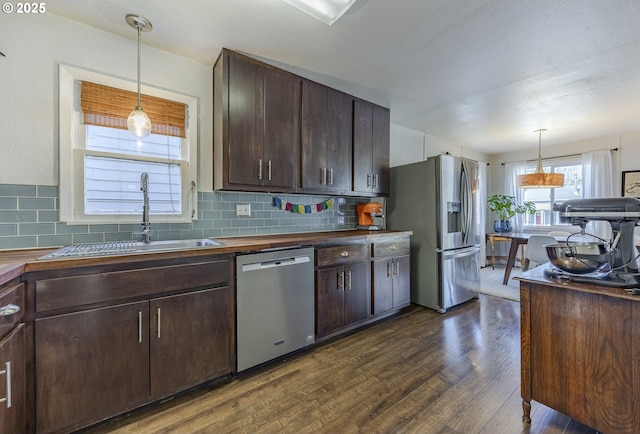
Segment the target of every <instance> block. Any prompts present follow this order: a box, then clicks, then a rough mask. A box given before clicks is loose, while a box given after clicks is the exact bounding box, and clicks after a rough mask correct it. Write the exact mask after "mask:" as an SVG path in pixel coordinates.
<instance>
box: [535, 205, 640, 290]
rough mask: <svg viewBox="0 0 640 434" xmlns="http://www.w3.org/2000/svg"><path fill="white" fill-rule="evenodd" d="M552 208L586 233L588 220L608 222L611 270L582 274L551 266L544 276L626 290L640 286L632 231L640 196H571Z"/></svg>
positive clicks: (639, 214) (638, 215)
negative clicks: (573, 197)
mask: <svg viewBox="0 0 640 434" xmlns="http://www.w3.org/2000/svg"><path fill="white" fill-rule="evenodd" d="M553 210H554V211H559V212H560V221H561V222H563V223H570V224H572V225H576V226H580V228H581V234H582V235H584V234H585V227H586V225H587V223H588V222H589V221H595V220H600V221H607V222H609V224H610V225H611V232H612V235H611V241H610V242H609V247H608V254H607V258H608V261H607V262H608V264H606V265H607V268H606V270H610V271H606V272H602V271H601V272H595V273H591V274H583V275H579V274H574V273H571V272H568V271H567V270H561V269H559V268H557V267H552V268H548V269H547V270H545V272H544V274H545V276H547V277H552V278H557V279H567V280H570V281H573V282H580V283H589V284H594V285H603V286H613V287H618V288H625V289H626V288H640V273H638V265H637V263H636V259H637V258H638V254H637V251H636V247H635V243H634V234H633V232H634V228H635V226H636V225H637V224H638V222H639V221H640V199H636V198H600V199H572V200H567V201H564V202H562V203H559V204H554V205H553ZM567 248H568V249H571V243H570V242H569V241H568V240H567ZM550 259H551V258H550ZM552 265H553V260H552ZM630 292H633V293H636V292H638V291H637V290H631V291H630Z"/></svg>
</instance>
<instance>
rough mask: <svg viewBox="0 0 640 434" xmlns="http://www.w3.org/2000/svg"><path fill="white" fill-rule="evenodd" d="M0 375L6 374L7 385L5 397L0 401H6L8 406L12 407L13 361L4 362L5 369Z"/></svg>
mask: <svg viewBox="0 0 640 434" xmlns="http://www.w3.org/2000/svg"><path fill="white" fill-rule="evenodd" d="M0 375H6V376H7V379H6V380H5V387H6V389H7V391H6V393H7V394H6V395H5V397H4V398H0V402H6V406H7V408H11V362H6V363H5V364H4V370H2V371H0Z"/></svg>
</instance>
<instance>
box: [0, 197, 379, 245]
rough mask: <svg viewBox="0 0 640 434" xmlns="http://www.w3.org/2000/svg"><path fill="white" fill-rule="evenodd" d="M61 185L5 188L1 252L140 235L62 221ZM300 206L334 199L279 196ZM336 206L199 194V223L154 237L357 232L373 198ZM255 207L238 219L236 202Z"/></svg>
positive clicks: (163, 226) (166, 226) (159, 226)
mask: <svg viewBox="0 0 640 434" xmlns="http://www.w3.org/2000/svg"><path fill="white" fill-rule="evenodd" d="M58 191H59V190H58V187H57V186H47V185H10V184H0V250H5V249H15V248H30V247H51V246H61V245H69V244H74V243H85V242H99V241H121V240H130V239H135V238H136V237H139V235H137V234H138V233H139V232H140V231H141V227H140V225H139V224H95V225H85V224H83V225H67V224H66V223H63V222H60V221H59V210H58V201H59V198H58ZM278 197H280V198H281V199H283V200H286V201H288V202H291V203H295V204H302V205H310V204H317V203H321V202H323V201H325V200H327V199H329V197H328V196H308V195H291V194H289V195H278ZM333 200H334V206H333V208H330V209H326V210H324V211H322V212H320V213H312V214H297V213H292V212H290V211H286V210H282V209H279V208H276V207H275V206H273V196H272V195H270V194H266V193H265V194H262V193H238V192H199V193H198V220H195V221H194V222H193V223H154V221H153V215H152V216H151V230H152V234H151V236H152V239H156V240H169V239H191V238H209V237H211V238H214V237H221V236H240V235H242V236H245V235H268V234H280V233H292V232H315V231H330V230H343V229H353V228H355V227H356V225H357V215H356V204H357V203H359V202H362V201H368V199H362V198H333ZM237 203H242V204H245V203H248V204H250V205H251V216H250V217H236V204H237Z"/></svg>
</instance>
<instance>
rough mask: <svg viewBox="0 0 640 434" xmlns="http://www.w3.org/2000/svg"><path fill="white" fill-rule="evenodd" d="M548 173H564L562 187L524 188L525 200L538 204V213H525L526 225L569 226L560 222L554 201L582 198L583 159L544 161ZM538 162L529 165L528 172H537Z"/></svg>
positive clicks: (544, 167)
mask: <svg viewBox="0 0 640 434" xmlns="http://www.w3.org/2000/svg"><path fill="white" fill-rule="evenodd" d="M542 165H543V171H544V172H546V173H564V187H562V188H539V189H538V188H528V189H525V190H524V200H525V201H531V202H533V203H535V204H536V213H535V214H533V215H531V214H525V222H524V224H525V226H530V227H549V226H560V225H562V226H568V225H567V224H566V223H560V220H559V218H558V213H556V212H553V211H552V205H553V203H554V202H562V201H564V200H568V199H579V198H582V159H581V157H579V156H577V157H571V158H563V159H554V160H547V161H543V162H542ZM536 166H537V162H536V163H534V164H532V165H530V166H528V167H527V171H526V173H535V171H536Z"/></svg>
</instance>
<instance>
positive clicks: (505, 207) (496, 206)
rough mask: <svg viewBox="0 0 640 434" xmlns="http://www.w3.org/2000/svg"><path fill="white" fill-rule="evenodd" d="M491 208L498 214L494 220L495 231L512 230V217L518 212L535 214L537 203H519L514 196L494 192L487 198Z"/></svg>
mask: <svg viewBox="0 0 640 434" xmlns="http://www.w3.org/2000/svg"><path fill="white" fill-rule="evenodd" d="M487 204H488V205H489V209H490V210H491V211H493V212H495V213H496V214H497V215H498V220H494V222H493V230H494V231H495V232H511V218H512V217H513V216H515V215H516V214H524V213H527V212H528V213H529V214H535V212H536V205H535V204H534V203H533V202H524V203H522V204H518V203H517V202H516V198H515V197H514V196H507V195H506V194H494V195H493V196H491V197H489V199H487Z"/></svg>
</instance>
